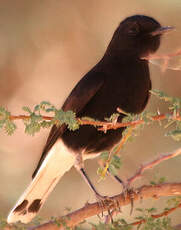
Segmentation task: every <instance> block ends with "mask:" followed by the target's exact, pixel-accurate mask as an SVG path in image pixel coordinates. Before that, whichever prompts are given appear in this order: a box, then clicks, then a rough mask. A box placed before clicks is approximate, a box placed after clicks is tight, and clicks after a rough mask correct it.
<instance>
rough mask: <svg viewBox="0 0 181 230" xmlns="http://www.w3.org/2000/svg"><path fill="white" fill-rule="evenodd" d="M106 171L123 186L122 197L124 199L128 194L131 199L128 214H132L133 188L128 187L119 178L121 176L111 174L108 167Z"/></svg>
mask: <svg viewBox="0 0 181 230" xmlns="http://www.w3.org/2000/svg"><path fill="white" fill-rule="evenodd" d="M108 172H109V174H110V175H111V176H112V177H113V178H114V179H115V180H116V181H117V182H119V183H120V184H121V185H122V186H123V195H124V199H126V196H129V197H130V200H131V210H130V215H131V214H132V212H133V208H134V195H133V194H134V193H133V190H132V189H131V188H130V187H129V185H128V184H125V183H124V181H123V180H121V178H119V177H118V176H116V175H112V174H111V172H110V170H109V168H108Z"/></svg>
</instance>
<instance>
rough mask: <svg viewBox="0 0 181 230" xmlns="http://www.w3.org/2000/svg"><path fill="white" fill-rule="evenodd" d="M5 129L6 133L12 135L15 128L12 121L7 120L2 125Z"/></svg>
mask: <svg viewBox="0 0 181 230" xmlns="http://www.w3.org/2000/svg"><path fill="white" fill-rule="evenodd" d="M4 128H5V131H6V133H7V134H8V135H12V134H13V133H14V131H15V129H16V125H15V124H14V122H12V121H10V120H7V121H6V122H5V125H4Z"/></svg>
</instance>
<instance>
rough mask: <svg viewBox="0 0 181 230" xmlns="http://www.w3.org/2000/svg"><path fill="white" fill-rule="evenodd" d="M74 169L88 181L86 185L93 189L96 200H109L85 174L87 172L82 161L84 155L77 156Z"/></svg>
mask: <svg viewBox="0 0 181 230" xmlns="http://www.w3.org/2000/svg"><path fill="white" fill-rule="evenodd" d="M74 167H75V168H76V169H77V171H78V172H79V173H80V174H81V175H82V177H83V178H84V180H85V181H86V183H87V184H88V185H89V187H90V188H91V190H92V191H93V192H94V194H95V196H96V198H98V199H99V200H105V199H107V197H106V196H102V195H101V194H100V193H99V192H98V191H97V190H96V188H95V187H94V185H93V184H92V182H91V180H90V178H89V177H88V175H87V173H86V172H85V170H84V164H83V159H82V155H81V154H77V156H76V162H75V164H74Z"/></svg>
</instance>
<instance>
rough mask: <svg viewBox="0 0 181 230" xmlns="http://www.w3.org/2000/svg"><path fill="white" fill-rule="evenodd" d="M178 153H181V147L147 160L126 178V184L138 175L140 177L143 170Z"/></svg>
mask: <svg viewBox="0 0 181 230" xmlns="http://www.w3.org/2000/svg"><path fill="white" fill-rule="evenodd" d="M180 154H181V148H179V149H177V150H175V151H174V152H172V153H168V154H164V155H160V156H159V157H158V158H157V159H155V160H153V161H151V162H148V163H146V164H143V165H141V166H140V168H139V169H138V171H137V172H136V173H135V175H133V176H132V177H130V178H129V179H128V180H127V182H128V184H129V185H130V184H131V183H132V182H133V181H135V180H136V179H137V178H138V177H140V176H141V175H142V174H143V172H144V171H145V170H147V169H151V168H153V167H154V166H156V165H158V164H160V163H161V162H162V161H165V160H168V159H171V158H174V157H176V156H178V155H180Z"/></svg>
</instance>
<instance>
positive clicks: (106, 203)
mask: <svg viewBox="0 0 181 230" xmlns="http://www.w3.org/2000/svg"><path fill="white" fill-rule="evenodd" d="M96 199H97V200H98V204H99V207H100V208H101V210H102V216H103V212H104V211H105V210H107V212H108V216H110V218H111V222H113V219H112V215H111V213H112V212H111V210H119V212H121V209H120V205H119V202H118V201H117V200H115V199H111V198H110V197H108V196H102V195H100V194H96Z"/></svg>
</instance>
